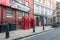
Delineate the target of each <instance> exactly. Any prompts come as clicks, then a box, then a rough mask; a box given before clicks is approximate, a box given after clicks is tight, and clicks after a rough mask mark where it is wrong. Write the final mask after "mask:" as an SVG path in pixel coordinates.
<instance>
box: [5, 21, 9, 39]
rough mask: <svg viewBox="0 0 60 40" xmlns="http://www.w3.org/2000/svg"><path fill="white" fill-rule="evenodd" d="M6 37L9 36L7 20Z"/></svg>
mask: <svg viewBox="0 0 60 40" xmlns="http://www.w3.org/2000/svg"><path fill="white" fill-rule="evenodd" d="M5 25H6V38H9V23H8V21H6V24H5Z"/></svg>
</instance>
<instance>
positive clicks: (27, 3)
mask: <svg viewBox="0 0 60 40" xmlns="http://www.w3.org/2000/svg"><path fill="white" fill-rule="evenodd" d="M7 1H8V2H7ZM31 18H33V19H34V0H4V1H3V0H0V25H1V24H5V21H8V22H9V23H10V24H16V29H18V28H19V29H20V28H22V29H29V28H31V23H30V21H31ZM12 28H13V26H12Z"/></svg>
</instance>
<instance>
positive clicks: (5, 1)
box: [0, 0, 29, 12]
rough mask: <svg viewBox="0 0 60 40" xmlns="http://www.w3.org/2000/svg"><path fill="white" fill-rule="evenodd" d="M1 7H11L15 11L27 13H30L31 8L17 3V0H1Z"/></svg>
mask: <svg viewBox="0 0 60 40" xmlns="http://www.w3.org/2000/svg"><path fill="white" fill-rule="evenodd" d="M0 4H1V5H5V6H9V7H12V8H15V9H19V10H22V11H25V12H28V11H29V7H27V6H25V5H23V4H20V3H18V2H16V1H15V0H0Z"/></svg>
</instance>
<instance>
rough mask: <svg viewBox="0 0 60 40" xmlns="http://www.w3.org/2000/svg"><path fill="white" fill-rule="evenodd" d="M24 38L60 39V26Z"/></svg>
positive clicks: (28, 39) (40, 39)
mask: <svg viewBox="0 0 60 40" xmlns="http://www.w3.org/2000/svg"><path fill="white" fill-rule="evenodd" d="M24 40H60V28H56V29H54V30H51V31H47V32H44V33H40V34H37V35H35V36H31V37H28V38H25V39H24Z"/></svg>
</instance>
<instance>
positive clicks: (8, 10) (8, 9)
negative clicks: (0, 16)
mask: <svg viewBox="0 0 60 40" xmlns="http://www.w3.org/2000/svg"><path fill="white" fill-rule="evenodd" d="M6 10H7V14H6V17H9V18H13V10H12V9H10V8H7V9H6ZM10 11H11V12H10ZM9 12H10V13H11V14H12V15H11V16H10V15H8V14H10V13H9Z"/></svg>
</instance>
